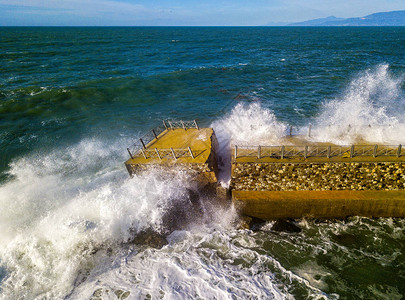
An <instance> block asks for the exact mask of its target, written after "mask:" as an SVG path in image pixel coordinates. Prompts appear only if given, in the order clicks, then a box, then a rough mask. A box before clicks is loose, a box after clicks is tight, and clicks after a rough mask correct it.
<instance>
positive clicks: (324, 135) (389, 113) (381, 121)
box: [311, 64, 405, 144]
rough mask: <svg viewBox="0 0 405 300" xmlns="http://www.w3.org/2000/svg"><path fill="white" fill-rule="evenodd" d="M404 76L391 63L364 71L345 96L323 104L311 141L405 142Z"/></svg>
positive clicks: (340, 142) (315, 122)
mask: <svg viewBox="0 0 405 300" xmlns="http://www.w3.org/2000/svg"><path fill="white" fill-rule="evenodd" d="M402 82H403V78H402V77H395V76H394V75H393V74H391V73H390V72H389V66H388V65H387V64H384V65H379V66H377V67H375V68H373V69H368V70H366V71H363V72H361V73H360V74H359V75H358V77H356V78H354V79H353V80H352V82H351V83H350V85H349V86H348V88H347V89H346V91H345V92H344V93H343V96H342V97H338V98H336V99H334V100H331V101H329V102H325V103H324V104H323V109H322V112H321V114H320V115H319V116H318V117H316V118H315V120H314V121H313V123H314V126H313V129H312V134H311V137H312V138H311V140H312V141H320V142H332V143H336V144H350V143H359V142H363V141H364V142H368V143H403V142H404V138H403V132H404V129H405V122H404V121H403V120H404V117H405V96H404V93H403V91H402V89H401V84H402Z"/></svg>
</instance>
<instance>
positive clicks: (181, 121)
mask: <svg viewBox="0 0 405 300" xmlns="http://www.w3.org/2000/svg"><path fill="white" fill-rule="evenodd" d="M180 123H181V126H182V127H183V129H184V130H186V127H185V126H184V122H183V120H180Z"/></svg>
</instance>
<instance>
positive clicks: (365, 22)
mask: <svg viewBox="0 0 405 300" xmlns="http://www.w3.org/2000/svg"><path fill="white" fill-rule="evenodd" d="M289 26H405V10H398V11H391V12H379V13H375V14H371V15H368V16H365V17H362V18H348V19H344V18H336V17H334V16H331V17H327V18H322V19H315V20H309V21H304V22H298V23H292V24H289Z"/></svg>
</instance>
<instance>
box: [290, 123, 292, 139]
mask: <svg viewBox="0 0 405 300" xmlns="http://www.w3.org/2000/svg"><path fill="white" fill-rule="evenodd" d="M290 136H292V126H291V125H290Z"/></svg>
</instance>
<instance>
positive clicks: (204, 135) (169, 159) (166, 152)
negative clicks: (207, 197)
mask: <svg viewBox="0 0 405 300" xmlns="http://www.w3.org/2000/svg"><path fill="white" fill-rule="evenodd" d="M163 123H164V125H165V127H164V128H163V129H157V128H156V129H153V130H151V131H150V132H148V133H147V134H146V135H144V136H143V137H142V138H140V139H139V140H138V141H137V142H136V143H135V144H134V145H133V146H131V147H132V150H131V149H130V148H128V149H127V150H128V153H129V155H130V158H129V159H128V160H127V161H126V162H125V166H126V167H127V170H128V172H129V174H130V175H134V174H136V173H139V172H142V171H144V170H146V169H148V168H151V167H154V166H159V167H163V168H167V169H168V170H173V169H175V168H177V167H179V168H181V169H183V170H188V171H190V173H193V174H197V175H195V176H196V177H195V178H196V180H197V181H198V182H199V183H200V184H201V185H202V186H203V185H206V184H207V183H216V182H217V174H218V166H217V158H216V149H217V144H218V142H217V139H216V137H215V133H214V130H213V129H212V128H199V127H198V125H197V122H196V121H195V120H194V121H177V122H175V121H173V122H171V121H167V122H163ZM151 133H152V134H151Z"/></svg>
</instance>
